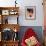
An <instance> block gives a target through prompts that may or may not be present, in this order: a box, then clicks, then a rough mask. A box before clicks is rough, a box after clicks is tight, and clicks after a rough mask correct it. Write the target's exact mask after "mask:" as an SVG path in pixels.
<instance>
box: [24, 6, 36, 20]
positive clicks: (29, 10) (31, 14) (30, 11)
mask: <svg viewBox="0 0 46 46" xmlns="http://www.w3.org/2000/svg"><path fill="white" fill-rule="evenodd" d="M25 18H26V20H35V19H36V6H26V7H25Z"/></svg>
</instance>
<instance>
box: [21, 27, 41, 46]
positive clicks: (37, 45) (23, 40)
mask: <svg viewBox="0 0 46 46" xmlns="http://www.w3.org/2000/svg"><path fill="white" fill-rule="evenodd" d="M32 36H33V37H35V38H36V37H37V35H36V33H35V32H34V30H33V29H32V28H29V29H27V31H26V32H25V35H24V37H23V38H22V42H21V45H22V46H27V44H26V42H25V40H26V39H28V38H30V37H32ZM36 40H37V38H36ZM34 46H41V44H40V43H39V41H38V40H37V43H36V44H35V45H34Z"/></svg>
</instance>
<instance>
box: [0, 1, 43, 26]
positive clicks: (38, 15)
mask: <svg viewBox="0 0 46 46" xmlns="http://www.w3.org/2000/svg"><path fill="white" fill-rule="evenodd" d="M14 1H15V0H0V6H6V7H7V6H14V5H15V3H14ZM17 2H18V5H19V7H20V10H19V15H20V16H19V24H20V25H21V26H43V6H42V2H43V1H42V0H17ZM25 6H36V20H26V19H25Z"/></svg>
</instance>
